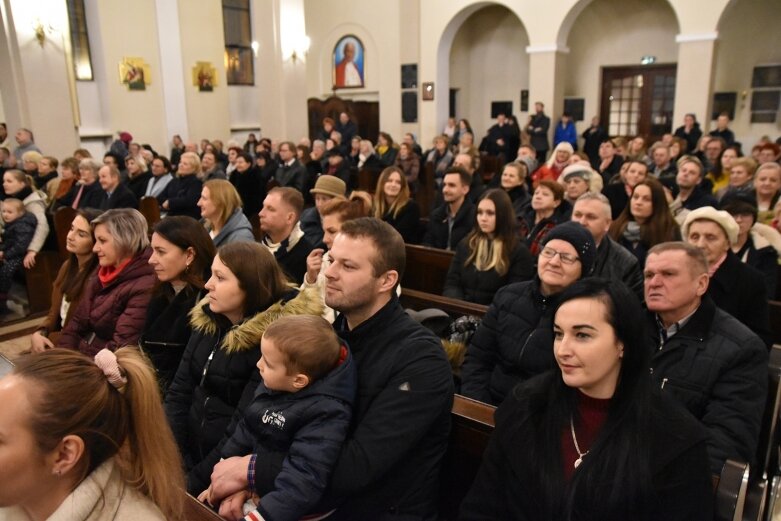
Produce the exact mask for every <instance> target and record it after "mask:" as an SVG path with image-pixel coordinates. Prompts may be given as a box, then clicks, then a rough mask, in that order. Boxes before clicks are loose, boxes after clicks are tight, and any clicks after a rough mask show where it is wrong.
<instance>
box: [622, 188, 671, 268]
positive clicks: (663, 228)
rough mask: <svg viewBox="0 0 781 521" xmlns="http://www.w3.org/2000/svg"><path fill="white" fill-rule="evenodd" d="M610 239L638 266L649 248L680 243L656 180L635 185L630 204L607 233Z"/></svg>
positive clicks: (662, 189)
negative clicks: (628, 253) (666, 243)
mask: <svg viewBox="0 0 781 521" xmlns="http://www.w3.org/2000/svg"><path fill="white" fill-rule="evenodd" d="M608 234H609V235H610V238H611V239H613V240H614V241H616V242H618V243H619V244H620V245H621V246H623V247H625V248H626V249H627V250H629V251H630V252H632V254H633V255H634V256H635V257H637V262H638V263H639V264H640V266H641V267H643V266H645V256H646V254H647V253H648V250H649V249H651V247H653V246H656V245H657V244H660V243H663V242H667V241H679V240H681V231H680V230H679V229H678V224H677V223H676V222H675V218H674V217H673V215H672V213H670V207H669V206H668V204H667V198H666V196H665V195H664V188H663V187H662V184H661V183H660V182H659V181H657V180H656V179H655V178H649V179H646V180H645V181H642V182H640V183H638V184H637V185H636V186H635V188H634V190H633V191H632V197H631V199H630V200H629V205H627V207H626V208H624V211H623V212H621V215H619V216H618V219H616V220H615V221H613V224H611V225H610V231H609V232H608Z"/></svg>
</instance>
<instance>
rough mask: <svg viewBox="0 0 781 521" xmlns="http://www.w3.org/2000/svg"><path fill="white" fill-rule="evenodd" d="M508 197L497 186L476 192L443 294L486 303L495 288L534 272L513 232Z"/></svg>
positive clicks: (528, 258)
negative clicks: (470, 224)
mask: <svg viewBox="0 0 781 521" xmlns="http://www.w3.org/2000/svg"><path fill="white" fill-rule="evenodd" d="M515 222H516V221H515V213H514V212H513V208H512V205H511V203H510V197H509V196H508V195H507V194H506V193H505V192H504V190H502V189H499V188H492V189H491V190H488V191H486V192H484V193H483V195H481V196H480V201H479V202H478V203H477V215H476V219H475V226H474V229H473V230H472V232H471V233H470V234H469V235H468V236H467V237H466V238H465V239H464V240H462V241H461V242H460V243H459V244H458V247H457V248H456V254H455V256H454V257H453V260H452V261H451V263H450V269H449V270H448V272H447V280H446V281H445V289H444V291H443V293H442V294H443V295H444V296H446V297H452V298H457V299H461V300H466V301H468V302H474V303H476V304H485V305H488V304H490V303H491V301H492V300H493V299H494V295H495V294H496V292H497V291H498V290H499V289H500V288H502V287H504V286H506V285H507V284H511V283H513V282H522V281H524V280H529V279H531V278H532V277H533V276H534V258H533V257H532V255H531V253H529V249H528V248H527V247H526V245H525V244H523V243H522V242H520V241H519V240H518V236H517V234H516V232H515Z"/></svg>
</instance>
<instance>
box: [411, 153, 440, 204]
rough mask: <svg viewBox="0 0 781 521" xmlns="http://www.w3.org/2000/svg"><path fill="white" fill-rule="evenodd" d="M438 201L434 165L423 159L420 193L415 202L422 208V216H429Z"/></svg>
mask: <svg viewBox="0 0 781 521" xmlns="http://www.w3.org/2000/svg"><path fill="white" fill-rule="evenodd" d="M435 200H436V186H435V183H434V165H433V164H432V163H426V162H424V161H423V160H422V159H421V162H420V172H419V173H418V191H417V192H416V193H415V201H417V203H418V206H419V207H420V215H422V216H426V217H427V216H428V215H429V214H430V213H431V210H433V209H434V201H435Z"/></svg>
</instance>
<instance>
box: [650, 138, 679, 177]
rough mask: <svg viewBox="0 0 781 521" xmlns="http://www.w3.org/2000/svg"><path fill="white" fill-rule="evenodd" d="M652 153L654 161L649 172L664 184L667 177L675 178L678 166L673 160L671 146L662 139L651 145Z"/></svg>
mask: <svg viewBox="0 0 781 521" xmlns="http://www.w3.org/2000/svg"><path fill="white" fill-rule="evenodd" d="M650 153H651V159H652V160H653V163H652V164H651V165H650V169H651V171H650V172H649V173H650V174H652V175H653V176H654V177H655V178H657V179H658V180H659V181H661V182H662V183H663V184H664V181H665V180H666V179H675V174H676V173H678V168H677V167H676V165H675V163H673V162H672V157H671V156H670V147H668V146H667V145H665V144H664V143H662V142H661V141H657V142H656V143H654V144H653V146H652V147H651V150H650Z"/></svg>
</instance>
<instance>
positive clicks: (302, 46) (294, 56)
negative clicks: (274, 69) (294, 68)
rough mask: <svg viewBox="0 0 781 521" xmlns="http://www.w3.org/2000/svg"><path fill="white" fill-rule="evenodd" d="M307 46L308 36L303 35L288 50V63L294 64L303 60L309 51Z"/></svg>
mask: <svg viewBox="0 0 781 521" xmlns="http://www.w3.org/2000/svg"><path fill="white" fill-rule="evenodd" d="M309 44H310V40H309V36H307V35H303V36H301V37H300V38H297V39H296V41H295V42H294V43H293V46H292V48H291V49H290V56H289V58H290V61H292V62H293V63H294V64H295V63H296V62H297V61H298V60H302V61H303V60H305V59H306V53H307V51H309Z"/></svg>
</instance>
